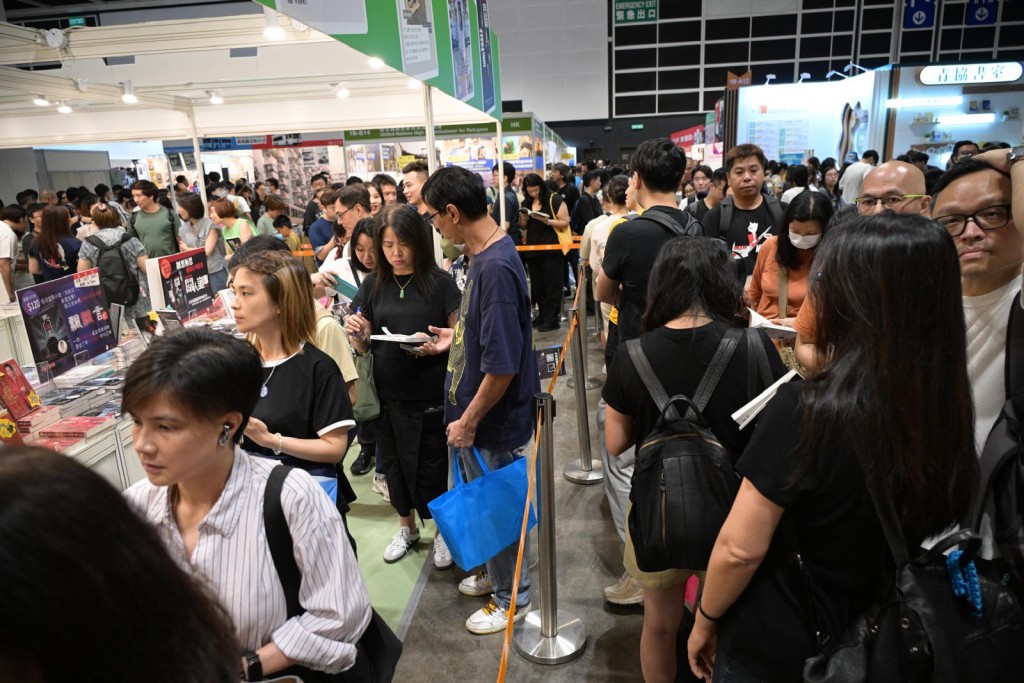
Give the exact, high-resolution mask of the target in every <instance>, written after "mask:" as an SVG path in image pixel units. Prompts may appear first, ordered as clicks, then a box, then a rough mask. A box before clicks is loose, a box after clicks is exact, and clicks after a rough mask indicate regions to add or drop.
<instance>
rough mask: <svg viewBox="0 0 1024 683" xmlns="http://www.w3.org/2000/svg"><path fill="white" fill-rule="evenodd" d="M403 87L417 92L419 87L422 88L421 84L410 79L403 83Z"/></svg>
mask: <svg viewBox="0 0 1024 683" xmlns="http://www.w3.org/2000/svg"><path fill="white" fill-rule="evenodd" d="M405 87H407V88H409V90H419V89H420V88H421V87H423V84H422V83H420V82H419V81H417V80H416V79H415V78H410V79H409V80H408V81H406V82H405Z"/></svg>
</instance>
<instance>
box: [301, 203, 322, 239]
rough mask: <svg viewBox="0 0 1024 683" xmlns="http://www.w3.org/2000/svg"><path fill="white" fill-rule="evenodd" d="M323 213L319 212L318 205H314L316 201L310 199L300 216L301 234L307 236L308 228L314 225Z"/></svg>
mask: <svg viewBox="0 0 1024 683" xmlns="http://www.w3.org/2000/svg"><path fill="white" fill-rule="evenodd" d="M323 215H324V212H323V211H321V210H320V205H319V204H317V203H316V199H310V200H309V203H308V204H306V212H305V213H304V214H303V215H302V232H303V234H306V235H308V234H309V228H310V226H312V225H313V223H316V221H317V219H318V218H320V217H322V216H323Z"/></svg>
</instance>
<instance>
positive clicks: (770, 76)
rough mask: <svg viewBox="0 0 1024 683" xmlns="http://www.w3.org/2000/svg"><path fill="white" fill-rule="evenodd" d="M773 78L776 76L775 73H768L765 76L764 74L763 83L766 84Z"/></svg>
mask: <svg viewBox="0 0 1024 683" xmlns="http://www.w3.org/2000/svg"><path fill="white" fill-rule="evenodd" d="M775 78H776V77H775V74H768V75H767V76H765V77H764V84H765V85H768V84H769V83H771V82H772V81H774V80H775Z"/></svg>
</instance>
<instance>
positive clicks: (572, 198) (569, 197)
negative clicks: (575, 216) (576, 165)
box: [558, 179, 580, 216]
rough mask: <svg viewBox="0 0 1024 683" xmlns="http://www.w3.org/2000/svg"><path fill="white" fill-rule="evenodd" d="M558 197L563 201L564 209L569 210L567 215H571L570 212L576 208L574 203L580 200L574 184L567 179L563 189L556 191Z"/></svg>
mask: <svg viewBox="0 0 1024 683" xmlns="http://www.w3.org/2000/svg"><path fill="white" fill-rule="evenodd" d="M558 196H559V197H561V198H562V199H563V200H564V201H565V208H566V209H568V210H569V215H570V216H571V215H572V210H573V209H574V208H576V202H578V201H579V200H580V191H579V189H578V188H577V187H576V183H574V182H573V181H572V179H569V181H568V182H567V183H566V184H565V187H561V188H559V189H558Z"/></svg>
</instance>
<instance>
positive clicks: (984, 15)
mask: <svg viewBox="0 0 1024 683" xmlns="http://www.w3.org/2000/svg"><path fill="white" fill-rule="evenodd" d="M997 14H999V0H967V9H966V11H965V13H964V23H965V24H967V25H968V26H992V25H993V24H995V23H996V15H997Z"/></svg>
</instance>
